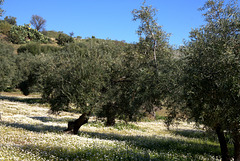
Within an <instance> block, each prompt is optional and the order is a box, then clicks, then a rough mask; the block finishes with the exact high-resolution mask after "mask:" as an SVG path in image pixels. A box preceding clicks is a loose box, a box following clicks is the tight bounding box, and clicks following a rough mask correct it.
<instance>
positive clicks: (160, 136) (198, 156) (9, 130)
mask: <svg viewBox="0 0 240 161" xmlns="http://www.w3.org/2000/svg"><path fill="white" fill-rule="evenodd" d="M0 107H1V108H0V113H3V115H2V120H1V121H0V160H14V161H15V160H91V161H92V160H220V148H219V144H218V143H217V141H216V140H214V139H209V136H208V135H205V134H204V132H203V131H202V130H196V129H194V128H193V127H194V125H193V124H187V123H185V122H182V123H180V124H179V125H178V126H177V127H172V128H171V130H170V131H168V130H166V127H165V125H164V123H163V121H162V120H158V121H152V122H138V123H133V122H130V123H128V124H125V123H124V122H121V121H118V122H117V124H116V125H115V126H113V127H105V126H104V123H103V122H101V121H96V119H95V118H91V119H90V121H89V123H88V124H85V125H83V126H82V127H81V129H80V132H79V134H78V135H71V134H65V133H63V132H62V130H64V129H65V128H66V126H67V121H69V120H72V119H75V118H78V117H79V115H78V114H73V113H67V112H63V113H61V114H60V115H58V116H56V115H51V114H48V108H47V107H43V106H39V105H38V104H32V103H31V104H29V103H25V102H13V101H11V100H7V99H3V100H0Z"/></svg>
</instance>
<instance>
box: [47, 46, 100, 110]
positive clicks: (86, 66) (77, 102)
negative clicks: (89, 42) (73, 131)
mask: <svg viewBox="0 0 240 161" xmlns="http://www.w3.org/2000/svg"><path fill="white" fill-rule="evenodd" d="M98 58H99V55H98V54H97V53H96V54H95V53H87V52H78V53H76V52H75V53H71V52H64V51H63V52H59V53H55V54H53V55H52V57H51V58H50V63H49V64H48V65H49V67H48V72H47V73H46V75H45V78H46V79H45V80H44V84H43V86H44V90H43V97H44V98H45V99H46V100H47V101H49V103H50V105H51V109H52V110H53V111H59V110H68V109H69V108H70V106H69V105H70V103H71V105H72V108H77V109H78V110H79V111H80V112H84V111H89V110H90V109H91V108H92V107H94V106H96V104H97V102H98V100H99V99H98V98H99V96H100V94H99V88H100V87H101V85H100V84H101V81H99V79H100V78H101V73H102V72H101V68H100V64H99V62H95V61H96V60H98Z"/></svg>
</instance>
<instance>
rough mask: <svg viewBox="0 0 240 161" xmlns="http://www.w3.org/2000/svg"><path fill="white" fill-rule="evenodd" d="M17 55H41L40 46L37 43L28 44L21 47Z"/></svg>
mask: <svg viewBox="0 0 240 161" xmlns="http://www.w3.org/2000/svg"><path fill="white" fill-rule="evenodd" d="M17 52H18V53H26V52H29V53H31V54H33V55H39V54H40V53H41V46H40V44H39V43H29V44H26V45H22V46H20V47H19V48H18V49H17Z"/></svg>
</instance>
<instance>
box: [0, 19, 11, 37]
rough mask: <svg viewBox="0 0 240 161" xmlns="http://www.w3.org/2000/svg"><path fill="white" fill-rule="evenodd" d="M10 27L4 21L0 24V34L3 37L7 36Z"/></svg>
mask: <svg viewBox="0 0 240 161" xmlns="http://www.w3.org/2000/svg"><path fill="white" fill-rule="evenodd" d="M11 27H12V25H11V24H9V23H8V22H6V21H1V22H0V33H2V34H4V35H8V33H9V31H10V30H11Z"/></svg>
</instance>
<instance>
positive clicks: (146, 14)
mask: <svg viewBox="0 0 240 161" xmlns="http://www.w3.org/2000/svg"><path fill="white" fill-rule="evenodd" d="M132 13H133V17H134V19H133V20H134V21H136V20H140V26H139V29H138V31H137V33H138V34H139V43H138V44H137V54H135V57H136V58H137V59H136V60H135V61H137V64H136V65H137V66H138V67H137V70H136V71H135V72H137V73H138V81H137V82H135V84H137V85H138V88H137V89H138V92H137V94H138V97H139V98H140V99H139V100H140V101H141V106H142V107H144V108H145V110H147V111H151V110H152V109H153V107H154V106H155V107H156V106H157V107H159V106H161V105H162V103H163V102H165V99H166V97H167V95H168V94H167V93H168V91H167V88H168V84H169V78H170V77H169V76H170V75H171V74H170V72H171V68H172V67H171V66H172V56H173V55H172V54H171V48H170V46H169V44H168V38H169V34H167V33H166V32H165V31H163V30H162V27H161V26H159V25H158V24H157V19H156V13H157V12H156V9H155V8H153V7H152V6H146V5H145V2H144V3H143V5H142V6H141V8H140V9H139V10H137V9H135V10H133V11H132Z"/></svg>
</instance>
